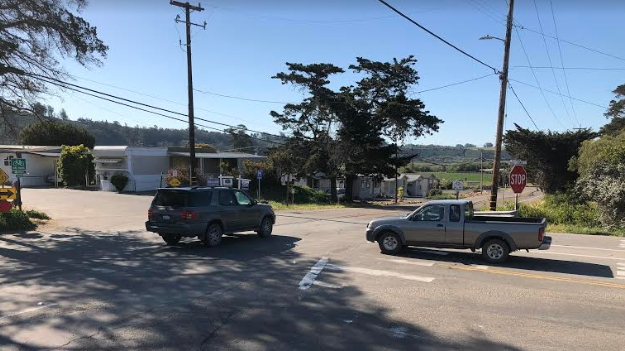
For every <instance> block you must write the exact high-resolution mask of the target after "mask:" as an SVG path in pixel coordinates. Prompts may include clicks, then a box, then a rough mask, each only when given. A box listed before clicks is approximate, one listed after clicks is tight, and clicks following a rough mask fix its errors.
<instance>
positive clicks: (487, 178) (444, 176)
mask: <svg viewBox="0 0 625 351" xmlns="http://www.w3.org/2000/svg"><path fill="white" fill-rule="evenodd" d="M420 173H421V174H423V175H426V174H434V176H435V177H436V178H438V179H439V180H441V181H443V180H450V181H452V182H453V181H455V180H466V181H470V182H479V181H480V173H479V172H464V173H454V172H420ZM492 180H493V177H492V175H490V174H488V173H484V184H486V185H488V184H490V183H491V182H492Z"/></svg>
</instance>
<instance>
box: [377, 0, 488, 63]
mask: <svg viewBox="0 0 625 351" xmlns="http://www.w3.org/2000/svg"><path fill="white" fill-rule="evenodd" d="M378 1H379V2H381V3H382V4H383V5H384V6H386V7H388V8H389V9H391V10H392V11H393V12H395V13H397V14H398V15H400V16H401V17H403V18H405V19H406V20H408V21H409V22H410V23H412V24H414V25H415V26H417V27H419V28H421V29H422V30H424V31H425V32H427V33H428V34H430V35H431V36H433V37H435V38H436V39H438V40H440V41H442V42H443V43H445V44H447V46H450V47H451V48H453V49H454V50H456V51H458V52H460V53H461V54H463V55H465V56H467V57H469V58H470V59H472V60H473V61H475V62H477V63H479V64H481V65H482V66H485V67H488V68H490V69H492V70H493V72H495V73H500V72H499V70H498V69H496V68H495V67H493V66H491V65H489V64H487V63H485V62H484V61H482V60H480V59H478V58H477V57H475V56H473V55H471V54H469V53H468V52H466V51H464V50H462V49H460V48H459V47H457V46H456V45H454V44H452V43H450V42H449V41H447V40H445V39H444V38H443V37H441V36H439V35H438V34H436V33H434V32H432V31H431V30H429V29H427V28H426V27H424V26H422V25H421V24H419V23H417V22H416V21H415V20H413V19H412V18H410V17H408V16H407V15H406V14H404V13H402V12H401V11H399V10H398V9H396V8H395V7H393V6H391V5H390V4H389V3H388V2H386V1H384V0H378Z"/></svg>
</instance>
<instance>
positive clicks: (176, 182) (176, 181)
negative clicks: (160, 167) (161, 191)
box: [169, 178, 182, 186]
mask: <svg viewBox="0 0 625 351" xmlns="http://www.w3.org/2000/svg"><path fill="white" fill-rule="evenodd" d="M180 184H182V183H180V180H179V179H178V178H170V179H169V185H171V186H180Z"/></svg>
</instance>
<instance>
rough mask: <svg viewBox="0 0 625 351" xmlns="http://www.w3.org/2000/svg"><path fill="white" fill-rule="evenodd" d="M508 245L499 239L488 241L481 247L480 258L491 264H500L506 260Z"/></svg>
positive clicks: (508, 250)
mask: <svg viewBox="0 0 625 351" xmlns="http://www.w3.org/2000/svg"><path fill="white" fill-rule="evenodd" d="M509 254H510V249H509V248H508V244H507V243H506V242H505V241H503V240H500V239H490V240H488V241H487V242H486V243H485V244H484V246H482V257H484V259H485V260H486V261H488V262H491V263H502V262H505V261H506V259H508V255H509Z"/></svg>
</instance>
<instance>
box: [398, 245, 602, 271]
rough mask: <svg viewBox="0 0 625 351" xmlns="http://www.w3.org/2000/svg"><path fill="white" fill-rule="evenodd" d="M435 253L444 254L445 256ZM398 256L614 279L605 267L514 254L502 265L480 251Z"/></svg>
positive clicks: (418, 252)
mask: <svg viewBox="0 0 625 351" xmlns="http://www.w3.org/2000/svg"><path fill="white" fill-rule="evenodd" d="M437 253H445V255H443V254H437ZM400 256H403V257H407V258H418V259H422V260H430V261H439V262H453V263H460V264H465V265H485V266H490V267H502V268H515V269H522V270H528V271H535V272H551V273H565V274H573V275H584V276H590V277H602V278H614V273H613V272H612V268H610V266H607V265H603V264H598V263H588V262H577V261H564V260H557V259H550V258H541V257H527V256H515V255H514V253H512V254H510V257H508V260H507V261H506V262H504V263H502V264H491V263H489V262H487V261H486V260H484V259H482V256H481V254H480V251H477V252H476V253H472V252H470V251H467V252H459V251H438V250H428V249H420V248H418V247H411V248H408V249H406V250H405V251H404V252H403V253H401V254H400Z"/></svg>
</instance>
